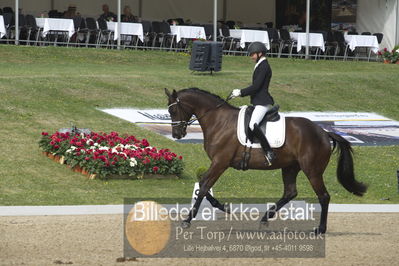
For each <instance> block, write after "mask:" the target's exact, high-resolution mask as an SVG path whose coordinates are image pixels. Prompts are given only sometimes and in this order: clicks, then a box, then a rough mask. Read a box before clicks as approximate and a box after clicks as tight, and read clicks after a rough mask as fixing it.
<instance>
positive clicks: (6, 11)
mask: <svg viewBox="0 0 399 266" xmlns="http://www.w3.org/2000/svg"><path fill="white" fill-rule="evenodd" d="M6 13H10V14H13V13H14V10H13V9H12V7H9V6H6V7H3V14H6Z"/></svg>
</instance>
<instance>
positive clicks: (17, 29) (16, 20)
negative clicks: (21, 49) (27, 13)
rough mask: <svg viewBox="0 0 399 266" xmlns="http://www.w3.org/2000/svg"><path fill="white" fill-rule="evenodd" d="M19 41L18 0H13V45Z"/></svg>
mask: <svg viewBox="0 0 399 266" xmlns="http://www.w3.org/2000/svg"><path fill="white" fill-rule="evenodd" d="M18 43H19V0H15V45H18Z"/></svg>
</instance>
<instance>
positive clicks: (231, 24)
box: [225, 20, 236, 29]
mask: <svg viewBox="0 0 399 266" xmlns="http://www.w3.org/2000/svg"><path fill="white" fill-rule="evenodd" d="M225 24H226V25H227V26H228V27H229V29H234V26H235V25H236V22H235V21H233V20H228V21H226V22H225Z"/></svg>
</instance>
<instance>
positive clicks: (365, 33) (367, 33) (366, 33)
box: [362, 31, 371, 35]
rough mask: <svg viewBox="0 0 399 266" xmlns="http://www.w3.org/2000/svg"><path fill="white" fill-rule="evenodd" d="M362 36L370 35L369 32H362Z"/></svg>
mask: <svg viewBox="0 0 399 266" xmlns="http://www.w3.org/2000/svg"><path fill="white" fill-rule="evenodd" d="M362 35H371V32H368V31H364V32H362Z"/></svg>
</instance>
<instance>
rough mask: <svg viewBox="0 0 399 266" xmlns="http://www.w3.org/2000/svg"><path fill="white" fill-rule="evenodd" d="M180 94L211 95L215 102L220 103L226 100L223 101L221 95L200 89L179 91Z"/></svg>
mask: <svg viewBox="0 0 399 266" xmlns="http://www.w3.org/2000/svg"><path fill="white" fill-rule="evenodd" d="M179 92H194V93H202V94H206V95H209V96H212V97H214V98H215V100H218V101H219V102H225V100H224V99H222V98H221V97H220V96H219V95H216V94H213V93H211V92H209V91H206V90H201V89H199V88H188V89H183V90H181V91H179ZM227 104H228V105H230V104H229V103H227ZM230 106H231V105H230ZM231 107H234V106H231Z"/></svg>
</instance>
